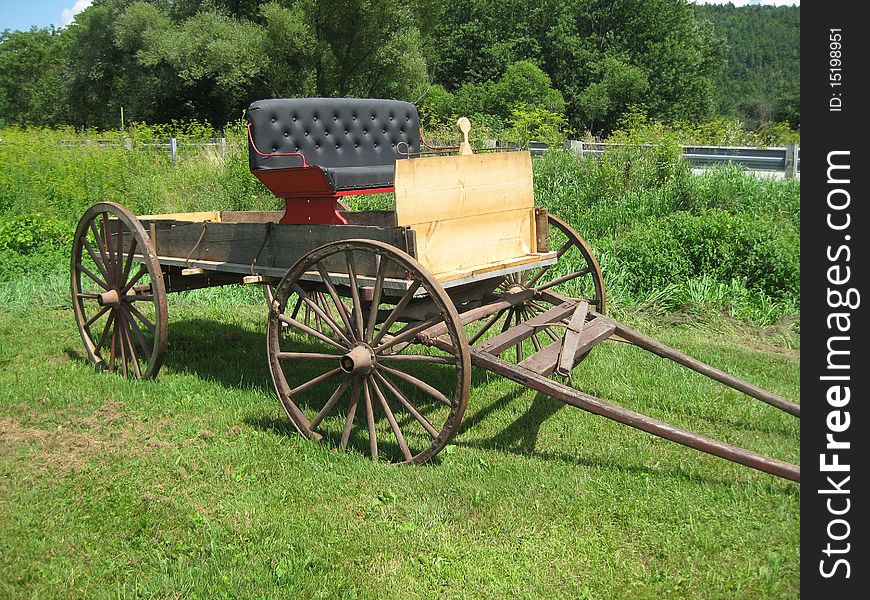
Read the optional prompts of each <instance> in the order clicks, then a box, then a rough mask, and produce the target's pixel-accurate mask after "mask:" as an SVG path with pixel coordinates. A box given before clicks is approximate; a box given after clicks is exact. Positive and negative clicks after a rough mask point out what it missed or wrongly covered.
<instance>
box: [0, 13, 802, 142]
mask: <svg viewBox="0 0 870 600" xmlns="http://www.w3.org/2000/svg"><path fill="white" fill-rule="evenodd" d="M798 29H799V9H798V8H779V9H774V8H767V7H749V8H739V9H738V8H734V7H733V6H725V7H715V6H697V7H696V6H694V5H692V4H689V3H688V2H687V1H686V0H632V1H628V0H620V1H604V0H583V1H577V2H565V1H563V0H405V1H402V2H400V1H398V0H378V1H373V0H269V1H266V0H174V1H172V2H170V1H168V0H95V1H94V3H93V5H92V6H91V7H90V8H88V9H87V10H85V11H84V12H83V13H81V14H79V15H78V16H77V18H76V20H75V21H74V22H73V24H72V25H70V26H69V27H67V28H65V29H62V30H46V29H42V30H37V29H34V30H32V31H27V32H12V31H6V32H4V33H3V34H2V43H0V126H2V125H4V124H5V125H10V124H19V125H58V124H69V125H73V126H76V127H97V128H111V127H117V126H118V125H119V124H120V118H121V117H120V113H121V108H122V107H123V109H124V114H125V123H129V122H132V121H139V122H148V123H166V122H170V121H172V120H181V121H189V120H191V119H197V120H207V121H208V122H210V123H212V124H213V125H216V126H218V127H220V126H222V125H223V124H225V123H227V122H229V121H232V120H235V119H238V118H240V117H241V116H242V111H243V110H244V107H245V106H247V104H248V103H249V102H250V101H252V100H254V99H257V98H262V97H272V96H315V95H320V96H362V97H366V96H369V97H373V96H374V97H392V98H401V99H406V100H410V101H416V102H418V104H419V105H420V108H421V112H422V113H423V118H424V121H426V122H427V124H432V123H438V122H449V121H450V120H451V118H453V119H455V115H458V114H467V115H469V116H476V117H477V118H476V119H475V121H476V122H477V123H483V124H485V125H487V126H490V127H491V128H492V129H494V130H495V131H499V130H500V129H501V128H503V127H513V128H514V129H523V130H525V131H528V132H530V135H532V134H533V135H537V136H539V138H545V137H546V136H547V134H548V133H553V132H555V133H560V134H565V133H575V134H578V135H583V134H584V133H588V134H593V135H606V134H608V133H610V132H611V131H612V130H613V129H615V128H616V127H617V126H618V125H619V124H620V121H621V119H622V118H623V115H624V114H625V113H626V112H627V111H629V110H633V111H634V112H635V113H637V112H641V113H643V114H644V116H645V117H648V118H650V119H653V120H655V121H660V122H663V123H675V122H681V123H699V122H705V121H709V120H711V119H715V118H717V117H723V116H724V117H740V118H743V119H746V120H748V121H749V122H751V124H752V125H753V126H759V125H761V124H763V123H765V122H770V121H776V120H782V119H788V120H789V121H790V122H791V123H792V124H793V125H797V124H798V123H799V120H800V115H799V112H798V111H799V103H798V81H799V79H798V77H799V76H798V60H799V47H798V38H797V35H798Z"/></svg>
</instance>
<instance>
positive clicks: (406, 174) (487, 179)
mask: <svg viewBox="0 0 870 600" xmlns="http://www.w3.org/2000/svg"><path fill="white" fill-rule="evenodd" d="M531 160H532V159H531V156H530V155H529V153H528V152H496V153H492V154H474V155H471V156H436V157H425V158H415V159H410V160H399V161H396V176H395V190H396V221H397V223H398V225H399V226H405V225H416V224H418V223H428V222H432V221H441V220H444V219H455V218H463V217H470V216H473V215H487V214H492V213H495V212H501V211H507V210H515V209H519V208H533V207H534V205H535V199H534V194H533V191H532V162H531Z"/></svg>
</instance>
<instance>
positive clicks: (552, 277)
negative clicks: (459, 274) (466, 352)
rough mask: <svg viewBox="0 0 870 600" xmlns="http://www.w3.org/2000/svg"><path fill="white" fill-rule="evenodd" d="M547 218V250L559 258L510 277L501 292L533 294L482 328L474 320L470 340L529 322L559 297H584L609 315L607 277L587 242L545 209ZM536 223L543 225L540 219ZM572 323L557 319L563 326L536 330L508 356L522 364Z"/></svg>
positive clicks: (496, 315) (507, 277)
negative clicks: (528, 291) (605, 287)
mask: <svg viewBox="0 0 870 600" xmlns="http://www.w3.org/2000/svg"><path fill="white" fill-rule="evenodd" d="M546 217H547V221H546V222H547V242H548V246H549V250H550V251H555V252H556V255H557V260H556V262H555V263H554V264H552V265H548V266H544V267H537V268H534V269H529V270H526V271H519V272H517V273H512V274H510V275H507V276H506V277H505V278H504V281H503V282H502V283H501V284H500V285H499V288H498V290H497V291H498V292H517V291H522V290H533V291H534V292H535V296H534V297H533V298H531V299H529V300H527V301H525V302H522V303H520V304H517V305H516V306H514V307H512V308H509V309H505V310H503V311H500V312H498V313H496V314H494V315H493V316H491V317H490V318H489V319H487V320H486V321H485V322H484V323H483V324H482V325H480V326H478V325H476V324H475V325H474V326H472V329H470V330H469V343H471V344H475V343H477V342H478V341H479V340H483V339H485V338H486V337H487V336H492V335H494V334H498V333H499V332H502V333H503V332H505V331H507V330H508V329H509V328H510V327H512V326H514V325H518V324H520V323H525V322H527V321H529V320H530V319H532V318H534V317H537V316H539V315H541V314H543V313H544V312H546V311H547V310H549V309H550V308H552V307H553V305H554V304H558V303H559V302H558V301H559V298H560V297H565V298H573V299H582V300H586V301H587V302H588V303H589V308H590V310H594V311H597V312H599V313H601V314H604V313H605V310H606V306H605V304H606V298H605V291H604V276H603V275H602V273H601V267H600V266H599V265H598V261H597V260H596V259H595V256H594V255H593V254H592V250H591V249H590V248H589V244H587V243H586V240H584V239H583V238H582V237H580V234H578V233H577V232H576V231H574V229H573V228H572V227H571V226H570V225H568V223H566V222H565V221H563V220H562V219H560V218H559V217H557V216H555V215H553V214H551V213H547V214H546ZM538 222H539V223H540V220H539V221H538ZM539 237H541V236H539ZM539 250H540V249H539ZM568 321H569V319H568V317H567V316H566V317H564V318H562V319H560V320H558V321H556V323H560V325H556V324H553V325H551V326H546V327H540V328H537V332H536V333H535V334H534V335H533V336H531V337H530V338H528V339H527V340H526V341H525V342H524V343H519V344H517V345H516V346H515V347H513V349H511V350H508V351H507V352H506V357H507V358H509V359H510V360H514V361H515V362H517V363H519V362H522V360H523V359H524V358H527V357H528V356H530V355H531V354H533V353H535V352H539V351H540V350H541V349H542V348H544V347H546V346H548V345H550V344H552V343H554V342H557V341H558V340H560V339H561V338H562V336H563V334H564V332H565V330H564V326H565V325H567V324H568ZM582 358H585V355H583V356H582V357H580V359H581V360H582Z"/></svg>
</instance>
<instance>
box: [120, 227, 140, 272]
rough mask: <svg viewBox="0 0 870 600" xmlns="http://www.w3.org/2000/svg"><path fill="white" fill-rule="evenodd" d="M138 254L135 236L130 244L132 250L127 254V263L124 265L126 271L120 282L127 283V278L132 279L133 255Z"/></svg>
mask: <svg viewBox="0 0 870 600" xmlns="http://www.w3.org/2000/svg"><path fill="white" fill-rule="evenodd" d="M135 252H136V238H135V236H134V237H133V239H132V240H131V242H130V250H128V252H127V261H126V262H125V263H124V271H123V272H122V273H121V279H120V281H122V282H123V281H127V278H128V277H130V269H131V268H132V267H133V254H134V253H135Z"/></svg>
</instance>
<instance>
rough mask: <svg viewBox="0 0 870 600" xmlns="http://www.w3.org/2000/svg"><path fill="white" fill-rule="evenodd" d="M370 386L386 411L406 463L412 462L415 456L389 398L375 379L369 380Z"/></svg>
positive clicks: (385, 413)
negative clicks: (391, 407) (388, 400)
mask: <svg viewBox="0 0 870 600" xmlns="http://www.w3.org/2000/svg"><path fill="white" fill-rule="evenodd" d="M369 384H370V385H371V387H372V389H373V390H374V391H375V396H377V397H378V401H379V402H380V403H381V408H383V409H384V415H386V417H387V422H388V423H389V424H390V429H392V430H393V435H394V436H395V438H396V443H398V444H399V449H400V450H401V451H402V456H404V457H405V460H406V461H408V462H410V461H411V460H412V459H413V455H412V454H411V450H410V449H409V448H408V442H407V441H406V440H405V436H404V435H402V429H401V428H400V427H399V423H398V422H397V421H396V416H395V415H394V414H393V411H392V410H391V409H390V405H389V403H388V402H387V398H386V397H385V396H384V392H383V391H382V390H381V388H380V386H378V382H377V381H375V379H374V378H370V379H369Z"/></svg>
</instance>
